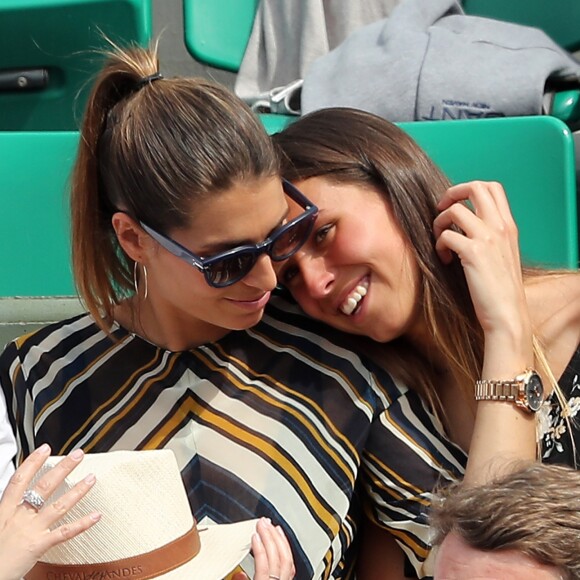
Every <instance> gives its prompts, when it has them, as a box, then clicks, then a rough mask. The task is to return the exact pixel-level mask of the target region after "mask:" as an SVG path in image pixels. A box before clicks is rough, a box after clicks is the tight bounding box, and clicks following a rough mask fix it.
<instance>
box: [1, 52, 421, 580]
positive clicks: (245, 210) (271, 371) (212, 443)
mask: <svg viewBox="0 0 580 580" xmlns="http://www.w3.org/2000/svg"><path fill="white" fill-rule="evenodd" d="M71 187H72V199H71V211H72V247H73V266H74V275H75V279H76V282H77V286H78V289H79V294H80V296H81V298H82V300H83V302H84V304H85V305H86V308H87V310H88V312H86V313H84V314H81V315H79V316H76V317H73V318H71V319H68V320H63V321H60V322H57V323H54V324H50V325H48V326H46V327H44V328H42V329H39V330H38V331H36V332H34V333H32V334H30V335H27V336H24V337H20V338H18V339H16V340H14V341H13V342H11V343H10V344H9V345H7V347H6V349H5V350H4V352H3V353H2V355H1V356H0V386H1V387H2V393H3V395H4V397H5V399H6V403H7V404H6V407H4V405H3V404H2V401H0V410H1V409H4V408H5V409H6V410H7V411H6V412H7V414H8V420H9V421H10V424H11V426H12V430H13V431H14V434H15V437H14V439H15V442H16V446H15V447H14V446H13V442H12V443H9V445H7V446H5V447H3V446H2V445H1V444H0V473H1V472H2V471H4V470H5V469H6V470H7V469H9V467H10V466H9V463H10V462H11V461H12V455H13V452H12V451H11V450H12V449H14V448H16V458H15V460H14V463H16V464H19V463H20V462H21V461H22V460H23V459H24V458H25V457H26V456H27V455H29V454H30V453H31V451H32V450H33V449H34V448H36V447H38V446H39V445H41V444H42V443H44V442H46V443H49V444H50V445H51V447H52V449H53V453H54V454H55V455H63V454H66V453H68V452H70V451H71V450H73V449H77V448H82V449H83V450H84V451H85V452H87V453H89V452H90V453H99V452H107V451H109V450H117V449H127V450H132V449H157V448H168V449H171V450H172V451H173V452H174V453H175V456H176V457H177V461H178V464H179V467H180V470H181V473H182V476H183V480H184V483H185V486H186V489H187V491H188V497H189V501H190V505H191V509H192V511H193V514H194V515H195V517H196V519H197V520H198V523H199V525H200V526H203V525H204V524H205V523H209V524H211V523H217V524H225V523H230V522H237V521H241V520H247V519H253V518H264V519H265V521H270V522H271V523H270V524H269V525H270V526H271V528H270V531H271V532H272V533H273V532H274V531H275V533H276V534H278V535H279V536H280V538H281V539H282V540H283V545H285V546H287V547H289V549H288V550H287V551H285V550H282V549H281V547H279V548H280V549H274V550H267V549H265V550H264V549H262V550H261V549H260V545H256V546H255V547H254V555H256V554H259V555H262V556H264V555H265V556H266V558H265V560H266V562H265V565H264V566H261V568H260V569H259V570H258V568H256V578H257V580H267V578H268V576H269V577H270V578H279V579H280V580H288V579H289V578H290V577H292V576H293V574H294V568H295V574H296V576H297V577H298V578H304V579H307V578H308V579H310V578H351V577H352V575H353V570H354V565H355V560H356V554H357V549H358V545H359V523H360V521H361V519H362V509H361V504H360V501H359V495H358V494H357V493H355V485H356V481H357V479H358V478H359V473H360V470H361V466H362V465H363V464H367V463H369V462H376V459H377V455H376V454H373V456H372V457H371V456H370V455H368V454H367V452H366V449H367V444H368V443H369V442H370V441H371V438H373V439H378V440H381V439H382V438H383V436H386V435H388V433H387V431H386V429H385V424H384V422H383V421H382V417H383V416H384V413H385V411H386V409H387V408H388V407H389V406H390V405H391V404H392V403H393V402H396V401H399V400H402V399H405V401H406V404H409V405H411V406H412V407H413V408H414V409H416V410H417V412H418V413H420V412H422V409H423V404H422V402H421V400H420V399H419V398H418V397H415V396H414V394H412V393H408V392H407V391H406V389H404V388H403V387H402V386H400V385H398V384H396V383H395V382H394V381H393V380H392V379H391V377H390V376H389V375H388V374H387V373H385V372H384V371H383V370H382V369H380V368H378V367H377V368H375V367H374V366H373V365H372V364H371V363H368V364H366V363H365V362H363V360H362V359H361V357H359V356H357V355H355V354H353V353H352V352H351V351H350V350H349V349H348V348H346V346H345V345H344V344H342V343H341V339H340V337H339V336H335V335H336V333H335V332H334V331H329V329H328V327H326V326H325V325H323V324H318V323H316V322H315V321H313V320H312V319H311V318H309V317H307V316H306V315H304V313H302V312H301V311H300V310H299V309H298V308H297V307H296V306H295V304H293V303H291V302H289V301H287V300H284V299H283V298H281V297H273V298H272V299H270V298H271V294H272V290H273V289H274V287H275V286H276V283H277V280H276V275H275V272H274V269H273V263H277V262H282V261H284V260H286V259H288V258H289V257H290V256H291V255H292V254H293V253H294V252H296V251H297V250H298V249H299V247H300V246H301V244H302V243H303V242H304V241H305V240H306V239H307V237H308V233H309V231H310V229H311V227H312V225H313V222H314V218H315V216H316V211H317V210H316V206H314V205H313V204H312V203H311V202H310V201H309V200H308V199H307V198H306V197H305V196H303V195H302V194H301V193H300V191H298V190H297V189H296V188H295V187H293V186H292V185H291V184H289V183H287V182H283V181H282V179H281V176H280V172H279V159H278V156H277V154H276V152H275V150H274V147H273V144H272V142H271V139H270V138H269V136H268V135H267V134H266V132H265V131H264V128H263V127H262V125H261V124H260V122H259V120H258V118H257V117H256V116H255V115H254V114H253V113H252V111H251V110H250V109H249V108H248V107H247V106H246V105H245V104H244V103H243V102H242V101H241V100H240V99H238V98H237V97H236V96H235V95H233V94H232V93H231V92H230V91H228V90H227V89H226V88H225V87H222V86H220V85H217V84H215V83H212V82H209V81H207V80H204V79H199V78H179V77H177V78H162V76H161V75H160V73H159V66H158V62H157V58H156V55H155V52H154V51H151V50H143V49H134V50H114V51H113V53H112V54H111V55H110V56H109V59H108V60H107V62H106V63H105V66H104V68H103V70H102V73H101V74H100V76H99V77H98V78H97V80H96V82H95V85H94V87H93V90H92V93H91V97H90V99H89V103H88V108H87V111H86V114H85V118H84V122H83V127H82V131H81V140H80V149H79V155H78V158H77V161H76V166H75V171H74V175H73V179H72V184H71ZM290 203H296V204H297V205H298V206H300V207H301V210H300V211H299V212H298V214H297V215H295V216H293V217H292V218H291V219H289V215H288V207H289V204H290ZM1 420H3V419H2V418H1V417H0V421H1ZM0 437H1V435H0ZM0 443H1V441H0ZM4 449H6V450H10V454H8V453H7V452H6V451H4ZM379 456H380V454H379ZM379 458H380V457H379ZM369 468H370V465H369ZM374 469H375V473H376V476H377V478H378V479H379V480H384V481H388V477H389V476H388V473H387V472H386V471H385V472H384V473H381V468H380V467H379V468H378V470H377V468H376V466H375V467H374ZM0 481H2V480H1V479H0ZM387 495H388V491H386V489H383V490H377V492H375V493H373V495H372V497H369V501H371V502H372V503H377V504H380V503H382V502H384V501H387V497H386V496H387ZM283 536H285V537H286V538H287V539H288V541H287V543H285V542H286V539H285V538H283ZM256 541H257V540H256ZM276 547H277V546H274V548H276ZM290 549H291V551H292V554H290ZM254 560H255V561H256V563H258V560H260V561H262V562H263V561H264V558H261V559H260V558H254ZM243 567H244V570H245V571H247V572H249V573H250V574H251V573H252V572H251V570H252V568H253V564H252V562H251V561H249V562H244V563H243Z"/></svg>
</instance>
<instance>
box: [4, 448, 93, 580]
mask: <svg viewBox="0 0 580 580" xmlns="http://www.w3.org/2000/svg"><path fill="white" fill-rule="evenodd" d="M49 455H50V447H49V446H48V445H46V444H45V445H42V446H41V447H39V448H38V449H37V450H36V451H34V453H32V454H31V455H30V456H29V457H28V458H27V459H26V460H25V461H24V462H23V463H22V465H21V466H20V467H19V468H18V469H17V470H16V472H15V473H14V474H13V475H12V478H11V479H10V483H9V484H8V486H7V488H6V490H5V491H4V495H3V496H2V499H1V500H0V562H2V565H1V567H0V568H1V569H0V580H18V579H19V578H22V576H24V575H25V574H26V573H27V572H28V571H29V570H30V569H31V568H32V567H33V566H34V564H35V563H36V561H37V560H38V559H39V558H40V557H41V556H42V555H43V554H44V553H45V552H46V551H47V550H48V549H50V548H52V547H53V546H56V545H57V544H60V543H61V542H64V541H65V540H68V539H69V538H73V537H74V536H77V535H78V534H80V533H81V532H84V531H85V530H87V529H88V528H90V527H91V526H92V525H93V524H95V523H96V522H98V521H99V519H100V514H98V513H92V514H89V515H87V516H84V517H82V518H80V519H79V520H77V521H75V522H74V523H72V524H69V525H63V526H60V527H57V528H55V529H53V530H51V529H50V526H52V525H54V524H55V523H56V522H57V521H58V520H59V519H60V518H62V516H63V515H64V514H65V513H66V512H68V510H69V509H71V508H72V507H73V506H74V505H75V504H76V503H77V502H78V501H79V500H80V499H81V498H82V497H84V496H85V494H86V493H87V492H88V491H89V490H90V489H91V487H93V485H94V483H95V477H94V476H93V475H89V476H87V477H86V478H85V479H84V480H83V481H81V482H79V483H78V484H77V485H75V486H74V487H73V488H72V489H71V490H69V491H68V492H67V493H65V494H64V495H62V496H61V497H60V498H59V499H58V500H56V501H54V502H53V503H51V504H46V505H45V499H44V498H46V497H49V496H50V495H51V494H52V493H53V492H54V491H55V490H56V488H57V487H58V486H59V485H60V484H61V483H62V482H63V481H64V479H65V477H66V476H67V475H68V474H69V473H70V472H71V471H72V470H73V469H74V468H75V467H76V466H77V465H78V464H79V463H80V462H81V461H82V458H83V452H82V451H81V450H80V449H78V450H76V451H73V452H71V453H70V454H69V455H68V456H67V457H66V458H65V459H63V460H62V461H61V462H60V463H59V464H58V465H57V466H56V467H54V468H53V469H51V470H50V471H48V472H47V473H45V474H44V475H43V476H42V477H41V478H40V479H39V480H38V482H37V483H36V484H35V485H34V487H32V488H31V487H29V486H30V483H31V481H32V479H33V478H34V475H35V474H36V472H37V471H38V470H39V469H40V468H41V467H42V465H43V463H44V462H45V461H46V459H47V458H48V456H49Z"/></svg>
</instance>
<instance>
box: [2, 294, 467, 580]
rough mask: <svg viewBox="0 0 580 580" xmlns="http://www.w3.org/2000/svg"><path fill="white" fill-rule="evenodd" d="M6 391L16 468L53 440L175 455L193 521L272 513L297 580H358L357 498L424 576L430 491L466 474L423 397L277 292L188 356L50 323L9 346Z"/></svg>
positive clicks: (81, 323)
mask: <svg viewBox="0 0 580 580" xmlns="http://www.w3.org/2000/svg"><path fill="white" fill-rule="evenodd" d="M0 384H1V386H2V390H3V392H4V396H5V397H6V403H7V408H8V414H9V417H10V421H11V423H12V427H13V429H14V431H15V435H16V440H17V446H18V456H17V463H18V462H20V461H21V460H22V459H23V457H25V456H27V455H28V454H29V453H30V452H31V450H32V449H34V448H35V447H37V446H39V445H40V444H41V443H44V442H47V443H49V444H50V445H51V446H52V449H53V452H54V453H58V454H64V453H67V452H69V451H70V450H71V449H74V448H77V447H82V448H83V449H84V450H85V452H88V453H89V452H93V453H96V452H104V451H108V450H116V449H155V448H170V449H172V450H173V451H174V452H175V454H176V456H177V460H178V463H179V465H180V468H181V471H182V475H183V479H184V482H185V485H186V489H187V491H188V496H189V501H190V504H191V507H192V510H193V513H194V515H195V516H196V518H197V519H198V521H200V522H204V521H213V522H216V523H227V522H234V521H239V520H243V519H247V518H252V517H260V516H265V517H269V518H271V519H272V521H273V522H274V523H278V524H280V525H281V526H282V527H283V528H284V530H285V532H286V534H287V535H288V537H289V540H290V542H291V544H292V548H293V554H294V558H295V563H296V569H297V576H296V577H297V578H298V579H309V578H351V577H353V567H354V558H355V554H356V546H357V528H358V525H359V522H360V518H361V516H362V505H361V504H362V503H363V501H365V502H370V504H371V510H369V513H372V515H373V517H374V518H375V520H376V522H377V523H381V524H382V525H383V526H386V527H388V528H389V529H390V530H391V531H392V533H393V534H394V535H395V537H396V539H397V541H398V542H399V544H400V545H401V547H402V548H403V550H404V551H405V553H406V554H407V557H408V559H409V560H410V562H411V563H412V564H413V566H414V568H415V569H416V571H417V574H418V575H419V577H424V576H427V575H429V565H425V559H426V556H427V554H428V549H429V534H428V526H427V520H426V508H427V506H428V505H429V499H430V495H431V492H430V490H431V489H433V487H434V486H436V485H437V484H438V483H441V479H443V480H450V479H452V478H453V476H454V475H456V474H458V473H461V472H462V471H463V467H462V464H463V454H462V452H461V451H460V450H459V449H458V448H456V447H455V446H454V445H453V444H452V443H450V442H449V441H447V439H446V438H445V437H444V436H443V435H442V434H441V433H442V432H443V430H442V429H441V426H440V425H439V424H438V423H437V422H436V420H435V418H434V417H433V416H432V415H431V414H430V413H429V412H428V411H427V409H426V407H425V406H424V405H423V403H422V402H421V400H420V398H419V397H418V396H417V395H416V394H415V393H414V392H412V391H409V390H407V389H406V388H405V387H403V386H402V385H399V384H397V383H396V382H395V381H393V380H392V378H391V377H390V376H389V375H388V374H387V373H385V372H384V371H382V370H381V369H379V368H377V367H375V366H373V365H372V363H368V362H364V363H363V361H362V360H361V359H360V358H359V357H358V356H357V355H355V354H353V353H352V352H351V351H350V350H349V349H347V348H345V347H344V346H341V344H340V338H339V337H338V335H337V333H336V332H334V331H332V330H330V329H328V328H327V327H325V326H324V325H320V324H318V323H317V322H315V321H313V320H311V319H309V318H308V317H306V316H305V315H303V314H302V313H301V312H300V311H299V310H298V309H297V308H296V307H295V306H294V305H293V304H290V303H288V302H286V301H284V300H283V299H282V298H280V297H275V298H273V299H272V300H271V303H270V304H269V306H268V308H267V310H266V314H265V316H264V318H263V320H262V321H261V322H260V323H259V324H258V325H257V326H255V327H253V328H251V329H249V330H245V331H235V332H231V333H229V334H228V335H227V336H225V337H224V338H223V339H221V340H219V341H217V342H214V343H211V344H206V345H203V346H200V347H198V348H195V349H192V350H188V351H183V352H171V351H167V350H164V349H161V348H158V347H156V346H155V345H152V344H150V343H148V342H146V341H145V340H143V339H142V338H139V337H138V336H135V335H133V334H131V333H129V332H127V331H126V330H125V329H123V328H121V327H119V326H115V327H114V328H113V330H112V334H111V336H108V335H107V334H106V333H104V332H102V331H101V330H100V329H99V328H98V326H97V325H96V324H95V323H94V321H93V319H92V318H91V317H90V316H88V315H81V316H78V317H75V318H72V319H69V320H65V321H62V322H59V323H56V324H52V325H49V326H46V327H44V328H42V329H40V330H38V331H36V332H34V333H32V334H29V335H26V336H23V337H21V338H19V339H16V340H15V341H13V342H12V343H10V344H9V345H8V346H7V347H6V349H5V351H4V352H3V354H2V356H1V357H0ZM0 467H1V466H0ZM357 478H358V479H360V481H361V483H362V485H361V486H360V487H359V486H357V487H356V490H357V492H356V493H355V481H357ZM443 483H444V482H443ZM359 491H360V492H363V493H359ZM250 565H251V563H250Z"/></svg>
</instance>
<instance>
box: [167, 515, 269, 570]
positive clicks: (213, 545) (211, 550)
mask: <svg viewBox="0 0 580 580" xmlns="http://www.w3.org/2000/svg"><path fill="white" fill-rule="evenodd" d="M257 523H258V520H257V519H254V520H246V521H243V522H237V523H235V524H219V525H218V524H209V525H203V524H198V530H199V537H200V542H201V549H200V551H199V553H198V554H197V556H196V557H195V558H193V560H190V561H189V562H187V563H186V564H184V565H183V566H180V567H179V568H178V569H177V570H173V571H171V572H168V573H167V574H163V575H162V576H159V578H162V579H163V580H183V579H184V578H203V579H204V580H223V578H224V577H226V576H227V575H228V574H229V573H230V572H232V571H233V570H234V569H235V568H236V566H238V565H239V564H240V563H241V562H242V560H243V559H244V558H245V557H246V556H247V555H248V554H249V553H250V548H251V542H252V535H253V534H254V533H255V532H256V524H257Z"/></svg>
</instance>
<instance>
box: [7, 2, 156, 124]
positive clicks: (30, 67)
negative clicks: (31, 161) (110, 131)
mask: <svg viewBox="0 0 580 580" xmlns="http://www.w3.org/2000/svg"><path fill="white" fill-rule="evenodd" d="M151 12H152V9H151V0H1V1H0V38H2V47H3V50H2V52H1V53H0V131H69V130H75V129H78V127H79V119H81V118H82V114H83V111H84V106H85V102H86V97H87V94H88V87H89V86H90V81H91V80H92V79H93V77H94V75H95V74H96V73H97V72H98V70H99V68H100V66H101V64H102V58H99V56H98V55H97V54H96V52H95V50H97V49H102V48H103V47H105V46H106V45H107V44H106V41H105V39H104V37H103V35H105V36H106V37H108V38H109V39H111V40H112V41H114V42H117V43H122V44H126V43H128V42H135V43H138V44H140V45H146V44H148V42H149V40H150V39H151V29H152V14H151Z"/></svg>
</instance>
